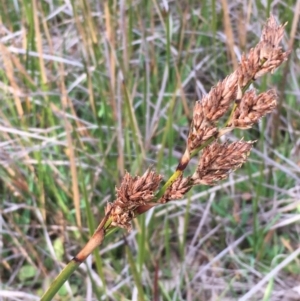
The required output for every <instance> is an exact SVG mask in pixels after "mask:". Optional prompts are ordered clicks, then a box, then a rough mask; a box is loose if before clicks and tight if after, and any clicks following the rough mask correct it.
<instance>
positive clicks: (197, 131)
mask: <svg viewBox="0 0 300 301" xmlns="http://www.w3.org/2000/svg"><path fill="white" fill-rule="evenodd" d="M217 132H218V129H217V127H216V126H215V125H214V124H213V123H212V122H210V121H208V120H207V118H206V115H205V112H204V107H203V103H202V102H200V101H197V102H196V103H195V107H194V111H193V121H192V124H191V128H190V132H189V136H188V149H189V152H192V151H193V150H195V149H196V148H198V147H199V146H201V145H202V143H204V142H205V141H207V140H208V139H209V138H211V137H213V136H215V135H216V134H217Z"/></svg>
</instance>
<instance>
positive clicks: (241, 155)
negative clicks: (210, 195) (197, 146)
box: [191, 141, 253, 185]
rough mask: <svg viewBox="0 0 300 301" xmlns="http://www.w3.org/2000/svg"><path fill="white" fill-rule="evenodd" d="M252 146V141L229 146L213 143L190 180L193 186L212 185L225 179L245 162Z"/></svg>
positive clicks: (205, 151) (205, 150)
mask: <svg viewBox="0 0 300 301" xmlns="http://www.w3.org/2000/svg"><path fill="white" fill-rule="evenodd" d="M252 145H253V141H250V142H244V141H238V142H234V143H231V144H229V143H223V144H219V143H218V142H214V143H213V144H211V145H209V146H207V147H206V148H204V150H203V153H202V156H201V158H200V160H199V164H198V167H197V170H196V171H195V173H194V174H193V176H192V178H191V180H192V182H193V184H194V185H195V184H204V185H214V184H215V182H216V181H219V180H222V179H225V178H227V176H228V174H229V173H230V172H232V171H234V170H236V169H237V168H239V167H240V166H241V165H242V164H243V163H244V162H246V160H247V157H248V155H249V153H250V150H251V148H252Z"/></svg>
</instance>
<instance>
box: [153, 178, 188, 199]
mask: <svg viewBox="0 0 300 301" xmlns="http://www.w3.org/2000/svg"><path fill="white" fill-rule="evenodd" d="M189 182H190V178H189V177H188V178H183V176H182V174H181V175H180V176H179V177H178V178H177V179H176V181H175V182H174V183H173V184H172V185H171V186H170V187H169V188H168V189H167V190H166V192H165V193H164V195H163V196H162V198H161V199H159V200H158V202H159V203H161V204H164V203H167V202H169V201H171V200H178V199H181V198H182V197H183V196H184V195H185V194H186V193H187V192H188V191H189V190H190V189H191V188H192V186H193V185H192V184H190V183H189Z"/></svg>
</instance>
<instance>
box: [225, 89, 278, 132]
mask: <svg viewBox="0 0 300 301" xmlns="http://www.w3.org/2000/svg"><path fill="white" fill-rule="evenodd" d="M276 98H277V96H276V91H275V90H269V91H267V92H263V93H260V94H259V95H256V93H255V91H254V90H250V91H247V92H246V93H245V94H244V96H243V97H242V99H241V101H240V102H239V103H238V105H237V107H236V109H235V111H234V113H233V116H232V118H231V121H230V122H229V123H228V126H233V127H236V128H240V129H248V128H251V127H252V126H253V124H254V123H256V122H257V121H258V120H259V119H260V118H261V117H263V116H265V115H266V114H267V113H270V112H271V111H272V110H273V109H274V108H275V107H276Z"/></svg>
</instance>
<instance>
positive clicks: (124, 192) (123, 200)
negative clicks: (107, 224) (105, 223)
mask: <svg viewBox="0 0 300 301" xmlns="http://www.w3.org/2000/svg"><path fill="white" fill-rule="evenodd" d="M161 180H162V176H161V175H159V174H156V173H155V172H153V171H151V169H148V170H147V171H146V172H145V173H144V174H143V176H141V177H139V176H136V177H131V175H130V174H129V173H128V172H126V174H125V176H124V178H123V181H122V183H121V185H120V187H119V188H116V194H117V199H116V200H115V201H114V202H113V203H112V204H107V206H106V208H105V213H107V212H109V211H110V210H111V213H110V218H111V219H112V226H118V227H121V228H126V229H127V230H130V228H131V220H132V219H133V218H134V217H135V211H136V210H137V209H138V208H139V207H140V206H145V205H146V204H147V203H149V202H151V200H152V199H153V196H154V192H155V191H156V189H157V188H158V185H159V183H160V182H161Z"/></svg>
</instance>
